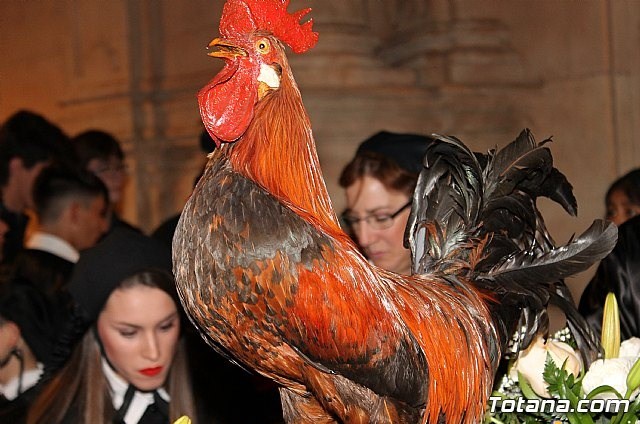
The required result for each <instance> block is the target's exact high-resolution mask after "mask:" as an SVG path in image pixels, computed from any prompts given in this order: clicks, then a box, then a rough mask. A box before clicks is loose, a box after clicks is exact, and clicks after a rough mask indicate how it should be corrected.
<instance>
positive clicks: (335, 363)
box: [174, 147, 426, 402]
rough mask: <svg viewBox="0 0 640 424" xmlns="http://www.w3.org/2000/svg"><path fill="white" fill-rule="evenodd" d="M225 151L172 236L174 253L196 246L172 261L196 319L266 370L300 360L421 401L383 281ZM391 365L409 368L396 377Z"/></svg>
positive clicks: (403, 332) (410, 352)
mask: <svg viewBox="0 0 640 424" xmlns="http://www.w3.org/2000/svg"><path fill="white" fill-rule="evenodd" d="M225 153H226V152H225V148H224V147H223V148H222V149H221V150H220V151H218V152H216V153H215V154H214V158H212V160H211V161H210V164H209V166H208V168H207V170H206V171H205V174H204V175H203V178H202V179H201V181H200V183H199V184H198V186H197V187H196V189H195V191H194V195H193V196H192V202H189V204H188V205H187V208H188V209H185V211H184V212H183V214H182V219H181V221H180V223H179V224H178V230H177V231H176V234H177V236H176V238H175V239H174V250H175V251H182V250H183V249H189V248H190V247H189V246H193V245H197V246H200V248H199V249H198V250H197V254H196V255H195V256H193V257H191V258H190V259H189V260H187V261H184V260H178V258H176V261H175V263H176V267H175V271H176V274H177V278H178V279H180V280H181V281H183V282H185V283H189V285H191V284H192V285H193V286H192V287H182V286H179V288H180V295H181V297H182V298H183V301H185V302H186V304H187V305H189V306H192V307H189V310H191V311H192V319H193V320H194V321H195V323H196V325H197V326H198V327H200V328H201V329H202V330H204V332H205V333H206V334H212V333H214V334H215V336H216V338H217V339H219V341H220V342H221V344H222V345H224V346H227V347H229V346H232V348H231V349H230V350H231V351H233V352H235V356H236V357H235V358H234V359H235V360H237V361H239V362H241V363H250V364H252V365H251V366H252V367H255V363H256V361H258V362H260V363H261V364H260V365H259V366H258V367H257V369H258V370H259V371H260V372H262V373H264V374H267V375H269V376H271V377H274V378H275V377H276V376H282V375H290V376H291V377H294V378H295V379H296V380H298V379H300V375H299V374H300V372H301V371H300V370H301V369H302V368H303V363H306V364H310V365H311V366H312V367H315V368H317V369H319V370H322V371H323V372H325V373H329V374H332V373H333V374H340V375H344V376H345V377H347V378H349V379H351V380H354V381H356V382H358V383H361V384H363V385H364V386H367V387H369V388H371V389H372V390H374V391H376V392H380V393H384V394H388V395H391V394H393V395H402V396H408V397H411V398H413V399H412V401H413V402H419V398H420V395H418V394H417V393H420V392H421V390H420V389H419V388H420V387H421V386H423V381H424V378H425V376H424V375H421V372H420V369H422V370H423V371H424V372H426V365H425V364H424V359H423V356H422V354H421V353H419V348H418V347H417V344H416V342H415V340H414V339H413V337H412V336H411V335H410V332H409V331H407V329H406V328H405V327H404V324H403V323H402V321H401V320H399V319H398V315H397V314H398V312H397V311H396V310H395V309H394V305H393V303H392V302H386V303H385V299H388V297H389V295H388V294H387V293H384V292H383V290H384V287H385V284H384V281H381V280H380V277H379V276H377V275H376V274H374V273H372V272H371V269H370V267H369V265H368V264H367V263H366V261H364V259H363V258H362V257H361V256H360V255H359V254H358V253H357V252H356V251H355V248H354V247H353V245H351V244H349V245H348V246H345V245H343V244H342V243H344V241H342V240H335V239H332V238H330V237H329V236H328V235H326V234H323V233H321V232H320V231H318V230H317V229H316V228H315V227H313V226H312V225H311V224H309V223H308V222H306V221H305V220H303V219H302V218H301V217H300V216H298V215H297V214H295V213H294V212H292V211H291V210H290V209H288V208H286V207H285V206H283V205H282V204H281V203H280V202H279V201H277V199H275V198H274V197H273V196H272V195H270V194H269V193H267V192H266V191H264V190H263V189H262V188H260V187H258V186H257V185H256V184H255V182H253V181H251V180H249V179H247V178H245V177H243V176H242V175H240V174H238V173H236V172H234V171H233V170H232V169H231V168H230V166H229V164H228V162H227V161H226V154H225ZM198 211H209V213H208V214H207V215H204V214H200V213H199V212H198ZM202 228H208V229H209V231H208V232H203V231H201V229H202ZM200 279H208V280H209V281H199V280H200ZM190 282H192V283H190ZM210 305H215V308H211V307H210ZM212 310H215V311H216V313H211V311H212ZM194 311H195V313H194ZM238 352H240V354H238ZM256 352H258V354H257V355H256ZM249 356H250V357H249ZM287 357H290V358H292V360H291V361H287V360H282V359H283V358H287ZM282 368H288V369H282ZM394 368H395V369H396V370H397V371H398V372H399V370H400V369H404V370H406V369H413V370H414V371H415V372H414V374H413V375H412V376H406V377H405V378H400V379H399V378H398V376H397V375H394V372H393V371H392V370H393V369H394ZM380 370H386V371H385V372H384V373H383V372H381V373H378V372H376V371H380ZM385 375H386V377H385ZM374 377H375V378H374ZM405 385H406V387H404V386H405ZM412 393H413V394H412Z"/></svg>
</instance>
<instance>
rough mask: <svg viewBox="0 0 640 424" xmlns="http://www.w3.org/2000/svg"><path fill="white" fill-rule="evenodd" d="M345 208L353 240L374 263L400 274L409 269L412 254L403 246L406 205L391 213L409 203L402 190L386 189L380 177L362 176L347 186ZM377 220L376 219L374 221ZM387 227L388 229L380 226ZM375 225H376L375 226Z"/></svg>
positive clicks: (406, 215) (407, 215)
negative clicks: (351, 223) (351, 222)
mask: <svg viewBox="0 0 640 424" xmlns="http://www.w3.org/2000/svg"><path fill="white" fill-rule="evenodd" d="M346 196H347V211H346V213H345V215H346V216H347V217H348V218H349V220H351V221H357V222H355V223H354V224H353V225H352V229H353V232H354V235H355V237H356V240H357V242H358V244H359V245H360V247H361V248H362V250H363V251H364V254H365V255H366V256H367V258H369V260H371V261H372V262H373V263H374V264H375V265H377V266H379V267H381V268H384V269H386V270H389V271H393V272H397V273H400V274H409V273H410V271H411V256H410V252H409V250H408V249H405V248H404V246H403V238H404V229H405V227H406V225H407V220H408V219H409V210H410V208H409V207H406V208H405V209H403V210H402V211H400V212H399V213H398V214H397V215H396V216H395V217H394V218H390V220H388V219H389V216H391V215H393V214H394V213H396V212H397V211H399V210H400V209H402V207H403V206H405V205H406V204H407V203H408V202H409V196H407V195H406V194H405V193H402V192H399V191H395V190H389V189H388V188H386V187H385V186H384V184H382V182H380V180H378V179H376V178H373V177H369V176H365V177H363V178H361V179H359V180H357V181H356V182H355V183H354V184H352V185H351V186H349V187H347V189H346ZM374 221H377V222H374ZM384 221H387V222H386V223H383V225H382V226H388V228H379V227H381V225H380V223H381V222H384ZM376 227H378V228H376Z"/></svg>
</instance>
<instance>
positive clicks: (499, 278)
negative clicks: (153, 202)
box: [173, 0, 616, 423]
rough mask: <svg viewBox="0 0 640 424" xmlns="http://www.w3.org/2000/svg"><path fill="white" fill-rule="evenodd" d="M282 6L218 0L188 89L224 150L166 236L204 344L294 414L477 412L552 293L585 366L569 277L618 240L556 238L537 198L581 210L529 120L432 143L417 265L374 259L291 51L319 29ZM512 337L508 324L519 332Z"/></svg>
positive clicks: (583, 330)
mask: <svg viewBox="0 0 640 424" xmlns="http://www.w3.org/2000/svg"><path fill="white" fill-rule="evenodd" d="M288 3H289V1H288V0H228V1H227V2H226V3H225V5H224V10H223V15H222V19H221V22H220V34H221V37H220V38H216V39H214V40H213V41H212V42H211V43H210V44H209V48H210V49H212V51H211V52H210V53H209V55H210V56H213V57H217V58H221V59H223V60H224V68H223V69H222V70H221V71H220V72H219V73H218V74H217V76H216V77H215V78H214V79H213V80H212V81H210V82H209V83H208V84H207V85H206V86H205V87H204V88H203V89H202V90H201V91H200V93H199V94H198V102H199V107H200V112H201V115H202V120H203V122H204V125H205V127H206V129H207V131H208V132H209V134H210V135H211V136H212V137H213V139H214V140H215V141H216V143H217V144H218V145H219V148H218V149H216V150H215V152H214V153H212V154H211V156H210V158H209V162H208V164H207V167H206V170H205V172H204V174H203V176H202V177H201V179H200V181H199V182H198V184H197V186H196V188H195V190H194V192H193V194H192V196H191V198H190V199H189V201H188V203H187V205H186V206H185V208H184V210H183V213H182V216H181V218H180V221H179V224H178V227H177V230H176V235H175V237H174V240H173V259H174V271H175V275H176V280H177V287H178V291H179V294H180V297H181V299H182V302H183V305H184V308H185V310H186V311H187V313H188V315H189V317H190V319H191V320H192V322H193V323H194V324H195V325H196V326H197V327H198V329H199V330H200V332H201V333H202V335H203V337H205V338H206V339H207V341H208V343H209V344H210V345H211V346H212V347H213V348H215V349H216V350H218V351H219V352H221V353H222V354H224V355H226V356H227V357H228V358H229V359H230V360H232V361H234V362H235V363H237V364H238V365H241V366H243V367H246V368H250V369H253V370H255V371H257V372H259V373H260V374H262V375H265V376H267V377H269V378H271V379H273V380H274V381H276V382H277V383H278V384H279V385H280V386H281V388H280V394H281V399H282V405H283V413H284V417H285V419H286V421H287V422H289V423H337V422H343V423H427V422H428V423H436V422H447V423H477V422H480V421H481V420H482V417H483V415H484V408H485V404H486V399H487V397H488V395H489V393H490V391H491V388H492V382H493V379H494V376H495V373H496V369H497V366H498V363H499V360H500V358H501V355H502V353H503V351H504V350H505V347H506V346H507V344H508V342H509V340H510V339H511V338H512V337H511V336H512V335H513V334H514V332H516V333H517V334H520V344H521V346H522V347H524V346H526V345H527V344H528V343H529V342H530V341H531V340H532V338H533V337H534V336H535V335H536V334H544V333H545V332H546V331H547V318H546V307H547V306H548V305H549V304H558V305H560V306H561V307H562V308H563V309H564V310H565V311H566V312H567V318H568V321H569V325H570V326H572V329H573V330H574V331H576V332H577V333H578V334H579V335H580V337H578V340H579V342H580V343H581V345H582V347H583V353H584V356H585V359H586V360H587V361H589V360H590V359H593V357H594V352H596V351H597V348H598V346H597V345H596V344H595V343H594V342H593V341H592V338H591V334H590V333H589V330H588V329H587V327H586V325H585V324H584V322H583V321H581V319H580V318H579V316H578V315H577V314H575V309H574V308H573V304H572V303H571V299H570V295H568V292H567V290H566V286H564V285H563V284H562V282H561V281H562V278H565V277H567V276H569V275H572V274H575V273H576V272H579V271H581V270H584V269H586V268H587V267H588V266H590V265H591V264H592V263H593V262H595V261H597V260H599V259H600V258H602V257H603V256H605V255H606V253H607V252H608V251H609V250H610V249H611V248H612V246H613V243H614V242H615V238H616V231H615V228H614V227H612V226H607V225H605V224H604V223H602V222H595V223H594V224H593V225H592V227H591V228H590V229H589V230H587V231H586V232H585V233H584V234H583V235H581V236H579V237H577V238H575V239H574V240H572V241H571V242H570V243H569V244H567V245H565V246H562V247H556V246H555V244H554V243H553V241H552V240H551V238H550V237H549V236H548V233H547V231H546V229H545V227H544V223H543V221H542V217H541V215H540V214H539V212H538V210H537V209H536V208H535V199H536V197H538V196H547V197H550V198H551V199H553V200H556V201H558V202H560V203H561V204H562V205H563V206H564V207H565V208H566V209H567V210H568V211H569V212H574V210H575V199H574V198H573V195H572V194H571V186H570V185H569V183H568V182H567V181H566V179H565V178H564V176H563V175H562V174H560V173H559V172H558V171H557V170H556V169H555V168H554V167H553V165H552V161H551V155H550V152H549V149H548V148H547V147H546V146H545V145H543V144H542V143H541V144H536V143H535V142H534V141H533V139H532V137H531V135H530V134H529V133H528V132H527V131H525V132H523V133H522V134H521V135H520V137H518V139H517V140H516V141H515V142H514V143H512V144H510V145H509V146H508V147H506V148H505V149H502V150H500V151H499V152H497V153H496V152H493V151H490V152H489V153H488V154H484V155H482V154H473V153H472V152H471V151H469V150H468V149H467V148H466V147H465V146H464V144H462V143H461V142H460V141H458V140H457V139H454V138H451V137H438V138H439V140H440V141H439V142H438V143H436V144H435V145H434V147H433V148H432V149H431V150H430V151H429V152H428V153H427V156H426V158H425V169H424V171H423V173H422V175H421V178H420V181H419V184H418V188H417V190H416V194H415V196H414V201H413V206H412V215H411V217H410V223H409V224H410V225H409V226H408V228H407V240H408V242H409V244H410V247H411V249H412V252H413V258H414V268H415V269H414V271H415V275H412V276H403V275H397V274H394V273H391V272H387V271H385V270H383V269H380V268H377V267H375V266H373V265H372V264H370V263H369V262H368V261H367V260H366V259H365V258H364V257H363V256H362V255H361V253H360V252H359V251H358V249H357V247H356V246H355V245H354V243H353V242H352V241H351V239H350V238H349V237H348V236H347V235H346V234H345V233H344V232H343V231H342V229H341V228H340V225H339V222H338V219H337V217H336V215H335V213H334V211H333V210H332V206H331V201H330V198H329V195H328V192H327V189H326V187H325V184H324V181H323V177H322V174H321V171H320V166H319V161H318V157H317V153H316V150H315V143H314V140H313V136H312V131H311V127H310V122H309V118H308V116H307V114H306V111H305V108H304V106H303V104H302V99H301V95H300V92H299V90H298V88H297V86H296V83H295V81H294V79H293V76H292V73H291V69H290V67H289V65H288V63H287V58H286V56H285V52H284V44H286V45H288V46H289V47H290V48H291V49H292V50H293V51H294V52H296V53H302V52H304V51H306V50H308V49H309V48H311V47H313V46H314V45H315V43H316V41H317V38H318V35H317V34H316V33H315V32H313V31H312V21H311V20H309V21H306V22H304V23H301V20H302V19H303V17H304V16H305V15H306V14H307V13H308V12H309V10H308V9H305V10H301V11H299V12H296V13H289V12H288V11H287V7H288ZM516 330H518V331H516Z"/></svg>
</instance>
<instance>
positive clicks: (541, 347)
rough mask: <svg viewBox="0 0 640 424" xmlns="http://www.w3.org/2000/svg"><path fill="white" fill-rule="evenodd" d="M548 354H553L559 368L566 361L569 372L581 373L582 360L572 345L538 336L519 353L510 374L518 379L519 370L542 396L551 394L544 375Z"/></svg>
mask: <svg viewBox="0 0 640 424" xmlns="http://www.w3.org/2000/svg"><path fill="white" fill-rule="evenodd" d="M547 354H549V355H550V356H551V359H552V360H553V362H554V363H555V364H556V366H558V368H560V367H562V364H563V363H564V364H565V369H566V370H567V372H569V373H571V374H573V375H575V376H577V375H578V374H580V370H581V369H582V360H581V359H580V356H579V355H578V354H577V353H576V351H575V350H573V348H572V347H571V346H569V345H568V344H566V343H563V342H557V341H554V340H547V341H546V343H545V341H544V339H543V338H542V337H541V336H538V337H537V338H536V339H535V340H534V341H533V342H532V343H531V345H530V346H529V347H528V348H527V349H526V350H524V351H523V352H521V353H520V355H518V359H517V360H516V361H515V362H514V363H513V365H512V367H511V372H510V376H511V378H512V379H514V380H516V381H517V379H518V372H519V373H520V374H521V375H522V376H523V377H525V378H526V379H527V381H528V382H529V385H530V386H531V388H532V389H533V391H534V392H536V394H537V395H538V396H541V397H549V396H550V395H549V391H548V390H547V386H548V384H547V382H546V381H544V377H543V373H544V364H545V361H546V360H547ZM565 361H566V363H565Z"/></svg>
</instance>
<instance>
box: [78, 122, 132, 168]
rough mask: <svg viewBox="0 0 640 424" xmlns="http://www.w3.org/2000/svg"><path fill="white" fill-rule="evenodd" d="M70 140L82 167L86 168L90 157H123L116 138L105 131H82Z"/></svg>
mask: <svg viewBox="0 0 640 424" xmlns="http://www.w3.org/2000/svg"><path fill="white" fill-rule="evenodd" d="M72 142H73V147H74V149H75V150H76V155H77V156H78V160H79V163H80V166H81V167H82V168H86V167H87V165H88V164H89V161H91V160H92V159H102V160H108V159H109V157H111V156H115V157H117V158H118V159H120V160H123V159H124V152H123V151H122V147H120V143H119V142H118V140H117V139H116V138H115V137H114V136H113V135H111V134H109V133H108V132H105V131H101V130H88V131H84V132H82V133H80V134H78V135H76V136H75V137H73V139H72Z"/></svg>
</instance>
